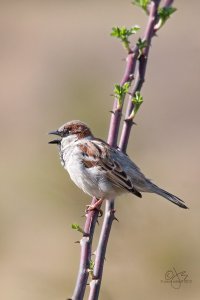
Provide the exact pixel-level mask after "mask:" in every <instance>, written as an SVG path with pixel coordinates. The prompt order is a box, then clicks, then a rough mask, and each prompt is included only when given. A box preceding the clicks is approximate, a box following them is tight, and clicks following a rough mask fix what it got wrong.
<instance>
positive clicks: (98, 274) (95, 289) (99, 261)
mask: <svg viewBox="0 0 200 300" xmlns="http://www.w3.org/2000/svg"><path fill="white" fill-rule="evenodd" d="M159 3H160V1H151V4H150V13H149V18H148V23H147V27H146V32H145V35H144V39H143V40H145V41H147V46H146V48H145V50H144V51H143V54H142V55H141V56H140V58H139V67H138V71H137V77H136V82H135V85H134V88H133V92H132V95H133V94H135V92H136V91H137V90H140V89H141V87H142V84H143V82H144V75H145V71H146V64H147V56H148V52H149V47H150V43H151V39H152V37H153V36H154V26H155V24H156V19H157V9H158V6H159ZM138 53H139V48H138V47H137V46H136V47H135V49H134V51H133V53H131V57H132V60H131V65H132V66H134V67H133V69H131V72H130V73H128V71H127V78H130V76H131V78H133V72H134V71H135V67H136V62H137V58H138ZM129 55H130V54H129ZM125 74H126V72H125ZM122 83H124V81H122V82H121V84H122ZM129 106H130V101H129V105H128V108H127V115H128V116H129V115H130V113H131V111H132V109H133V107H132V101H131V106H130V107H129ZM116 107H117V103H116V100H115V104H114V109H113V110H115V109H116ZM130 110H131V111H130ZM114 112H115V111H114ZM120 113H121V112H120ZM115 118H116V114H115V113H114V114H113V116H112V118H111V125H110V131H109V138H108V142H112V137H113V133H114V134H116V132H115V130H116V125H117V133H118V131H119V125H120V124H119V121H120V119H121V114H120V118H119V115H118V116H117V120H115ZM114 121H115V122H114ZM112 122H113V123H112ZM132 123H133V122H132V121H131V124H132ZM128 124H129V123H128V122H125V125H128ZM113 125H114V126H113ZM130 130H131V126H130V124H129V125H128V130H127V129H126V130H125V131H124V132H122V136H121V142H120V149H121V150H122V151H125V150H126V148H127V145H128V139H129V135H130ZM114 142H116V136H115V138H114ZM114 145H116V144H114ZM114 213H115V210H114V200H106V207H105V216H104V222H103V226H102V230H101V234H100V239H99V243H98V246H97V250H96V258H95V264H94V271H93V280H92V281H91V283H90V294H89V298H88V299H89V300H97V299H98V295H99V290H100V286H101V281H102V274H103V267H104V259H105V253H106V248H107V243H108V239H109V235H110V231H111V226H112V222H113V220H114V219H115V216H114Z"/></svg>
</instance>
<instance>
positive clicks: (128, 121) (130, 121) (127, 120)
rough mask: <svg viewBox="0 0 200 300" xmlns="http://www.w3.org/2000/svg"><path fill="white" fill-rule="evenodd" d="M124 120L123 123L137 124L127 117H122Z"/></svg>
mask: <svg viewBox="0 0 200 300" xmlns="http://www.w3.org/2000/svg"><path fill="white" fill-rule="evenodd" d="M124 122H125V123H131V125H137V123H135V122H134V121H133V120H132V119H129V118H127V119H124Z"/></svg>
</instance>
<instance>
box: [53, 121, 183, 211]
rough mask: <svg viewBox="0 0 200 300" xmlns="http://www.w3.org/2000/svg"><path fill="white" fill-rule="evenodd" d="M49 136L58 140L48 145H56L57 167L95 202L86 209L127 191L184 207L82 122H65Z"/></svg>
mask: <svg viewBox="0 0 200 300" xmlns="http://www.w3.org/2000/svg"><path fill="white" fill-rule="evenodd" d="M49 134H53V135H56V136H58V137H59V138H58V139H55V140H52V141H50V142H49V144H56V145H57V146H58V149H59V155H60V160H61V164H62V166H63V167H64V168H65V170H67V171H68V173H69V175H70V177H71V179H72V181H73V182H74V183H75V184H76V185H77V186H78V187H79V188H80V189H82V190H83V191H84V192H85V193H87V194H89V195H90V196H92V197H95V198H96V199H97V202H96V203H95V204H94V205H93V206H90V207H89V210H91V209H95V208H98V207H99V206H100V205H101V203H102V202H103V200H104V199H115V198H116V197H117V196H119V195H121V194H123V193H127V192H129V193H132V194H134V195H135V196H137V197H139V198H141V197H142V193H143V192H149V193H155V194H158V195H160V196H162V197H164V198H165V199H167V200H169V201H171V202H172V203H174V204H176V205H178V206H180V207H182V208H188V207H187V206H186V205H185V204H184V201H183V200H181V199H180V198H178V197H177V196H175V195H173V194H171V193H169V192H167V191H165V190H163V189H162V188H160V187H158V186H157V185H155V184H154V183H153V182H152V181H151V180H150V179H148V178H146V177H145V175H144V174H143V173H142V172H141V171H140V169H139V168H138V166H137V165H136V164H135V163H134V162H133V161H132V160H131V159H130V158H129V157H128V155H127V154H125V153H123V152H122V151H120V149H116V148H113V147H111V146H110V145H109V144H107V143H106V142H105V141H103V140H101V139H99V138H96V137H94V135H93V134H92V132H91V130H90V128H89V127H88V126H87V125H86V124H84V123H83V122H81V121H78V120H74V121H70V122H67V123H66V124H64V125H63V126H61V127H60V128H59V129H58V130H55V131H51V132H49Z"/></svg>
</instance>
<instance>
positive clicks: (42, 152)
mask: <svg viewBox="0 0 200 300" xmlns="http://www.w3.org/2000/svg"><path fill="white" fill-rule="evenodd" d="M174 6H175V7H177V8H178V11H177V12H176V13H175V14H174V15H173V16H172V17H171V19H170V20H169V21H168V23H167V24H166V26H164V28H163V29H162V30H160V31H159V33H158V37H156V38H154V40H153V43H152V47H151V51H150V57H149V63H148V68H147V74H146V82H145V84H144V88H143V90H142V94H143V96H144V104H143V105H142V107H141V109H140V111H139V113H138V115H137V118H136V122H137V126H134V128H133V131H132V136H131V139H130V143H129V148H128V153H129V155H130V156H131V158H133V159H134V161H135V162H136V163H137V164H138V165H139V166H140V167H141V169H142V170H143V172H144V173H145V174H146V176H148V177H150V178H152V179H153V180H154V182H155V183H157V184H158V185H160V186H161V187H163V188H165V189H167V190H168V191H170V192H173V193H174V194H176V195H178V196H179V197H181V198H182V199H184V200H185V202H186V203H187V205H188V206H189V207H190V209H189V210H187V211H186V210H182V209H180V208H179V207H176V206H174V205H172V204H171V203H169V202H167V201H166V200H164V199H162V198H160V197H157V196H155V195H147V194H144V196H143V198H142V199H136V198H135V197H133V196H132V195H126V196H124V197H121V198H119V199H117V201H116V209H117V213H116V215H117V217H118V218H119V220H120V222H119V223H118V222H115V223H114V224H113V227H112V233H111V237H110V240H109V246H108V251H107V254H106V263H105V269H104V277H103V282H102V289H101V296H100V299H102V300H103V299H106V300H113V299H147V298H148V299H164V300H165V299H169V297H170V299H182V300H184V299H190V300H195V299H199V297H200V240H199V227H200V213H199V209H200V201H199V192H198V189H199V186H200V181H199V178H200V169H199V165H200V164H199V163H200V160H199V153H200V139H199V128H200V127H199V125H200V118H199V109H200V102H199V99H198V98H199V86H200V84H199V75H200V58H199V53H200V41H199V36H198V33H197V32H198V28H199V25H200V21H199V9H200V3H199V2H198V1H180V0H177V1H175V4H174ZM0 23H1V25H0V61H1V62H0V64H1V68H0V82H1V89H0V93H1V95H0V103H1V109H0V114H1V116H0V130H1V147H0V159H1V164H0V165H1V178H0V182H1V189H0V193H1V195H0V266H1V267H0V285H1V288H0V297H1V299H4V300H10V299H12V300H25V299H29V300H32V299H34V300H35V299H37V300H45V299H48V300H60V299H62V300H63V299H66V298H67V297H70V296H71V295H72V292H73V288H74V284H75V280H76V275H77V270H78V265H79V254H80V247H79V245H78V244H75V243H74V242H75V241H76V240H78V239H79V238H80V234H79V233H78V232H76V231H73V230H72V229H71V224H72V223H78V224H80V225H81V226H82V225H83V223H84V218H82V217H81V216H82V215H83V212H84V209H85V205H86V204H88V203H89V202H90V197H88V196H87V195H84V194H83V193H82V192H81V191H80V190H79V189H78V188H76V187H75V185H74V184H73V183H72V182H71V181H70V179H69V177H68V176H67V173H66V172H65V171H64V169H63V168H62V167H61V165H60V161H59V158H58V153H57V149H56V147H54V146H52V145H48V141H49V137H48V135H47V133H48V132H49V131H50V130H53V129H56V128H57V127H59V126H60V125H62V124H63V123H64V122H66V121H69V120H73V119H80V120H82V121H85V122H86V123H88V125H89V126H91V127H92V129H93V132H94V133H95V134H96V135H97V136H99V137H101V138H104V139H106V138H107V132H108V126H109V120H110V113H109V111H110V110H111V108H112V103H113V98H112V97H111V96H110V94H112V91H113V86H114V84H115V83H118V82H119V81H120V79H121V77H122V74H123V71H124V66H125V62H124V59H125V52H124V50H123V48H122V46H121V44H120V42H119V41H117V40H116V39H114V38H111V37H110V31H111V28H112V27H113V26H122V25H126V26H132V25H134V24H139V25H140V26H141V27H142V28H143V29H144V26H145V24H146V16H145V14H144V13H143V12H142V10H141V9H139V8H137V7H134V6H132V5H131V4H130V1H116V0H115V1H114V0H110V1H91V0H90V1H89V0H86V1H72V0H71V1H70V0H67V1H61V0H58V1H1V9H0ZM140 34H142V30H141V33H140ZM138 36H139V35H138ZM101 223H102V220H100V225H101ZM99 231H100V226H99V227H97V231H96V238H95V241H94V250H95V245H96V242H97V238H98V234H99ZM173 267H174V268H175V269H176V270H177V272H181V271H186V272H187V274H188V279H189V280H192V283H190V284H189V283H188V284H182V286H181V288H180V289H177V290H176V289H173V288H172V287H171V286H170V285H169V284H164V283H161V280H164V277H165V273H166V272H167V271H168V270H171V269H172V268H173Z"/></svg>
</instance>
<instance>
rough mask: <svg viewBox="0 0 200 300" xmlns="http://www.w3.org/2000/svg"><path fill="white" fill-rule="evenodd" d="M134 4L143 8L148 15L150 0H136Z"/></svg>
mask: <svg viewBox="0 0 200 300" xmlns="http://www.w3.org/2000/svg"><path fill="white" fill-rule="evenodd" d="M132 3H133V4H134V5H137V6H139V7H141V8H142V9H143V10H144V11H145V12H146V13H148V5H149V3H150V0H134V1H133V2H132Z"/></svg>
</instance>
